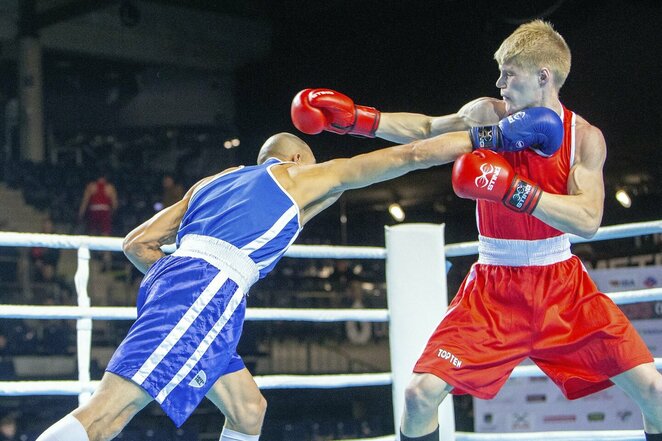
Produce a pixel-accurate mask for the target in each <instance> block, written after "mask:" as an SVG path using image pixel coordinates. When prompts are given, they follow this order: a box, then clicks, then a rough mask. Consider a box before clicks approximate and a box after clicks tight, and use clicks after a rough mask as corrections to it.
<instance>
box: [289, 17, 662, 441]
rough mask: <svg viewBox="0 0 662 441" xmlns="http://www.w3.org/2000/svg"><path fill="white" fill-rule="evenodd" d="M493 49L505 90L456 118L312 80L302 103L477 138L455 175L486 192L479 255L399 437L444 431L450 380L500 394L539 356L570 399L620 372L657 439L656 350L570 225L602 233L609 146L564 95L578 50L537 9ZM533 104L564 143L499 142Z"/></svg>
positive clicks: (402, 136)
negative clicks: (555, 122) (602, 281)
mask: <svg viewBox="0 0 662 441" xmlns="http://www.w3.org/2000/svg"><path fill="white" fill-rule="evenodd" d="M494 58H495V60H496V61H497V63H498V65H499V78H498V79H497V82H496V86H497V87H498V89H499V91H500V94H501V98H502V99H500V100H498V99H494V98H478V99H476V100H473V101H471V102H469V103H467V104H466V105H464V106H463V107H462V108H461V109H460V110H459V111H458V112H456V113H453V114H449V115H445V116H440V117H430V116H426V115H420V114H412V113H381V112H379V111H378V110H377V109H375V108H372V107H367V106H358V105H355V104H354V103H353V101H352V100H351V99H350V98H348V97H347V96H345V95H342V94H339V93H338V92H335V91H332V90H329V89H307V90H305V91H302V92H301V93H300V94H299V95H297V97H296V98H295V100H294V101H293V105H292V119H293V122H294V124H295V126H297V128H299V129H300V130H302V131H304V132H306V133H309V134H314V133H319V132H320V131H322V130H327V131H330V132H334V133H339V134H344V133H350V134H355V135H362V136H367V137H374V136H377V137H380V138H384V139H387V140H390V141H396V142H409V141H411V140H413V139H424V138H429V137H432V136H436V135H439V134H442V133H447V132H454V131H461V130H467V129H469V130H470V133H471V137H472V141H473V145H474V146H478V147H479V148H478V149H475V150H474V151H473V152H471V153H466V154H463V155H461V156H459V158H458V159H457V160H456V161H455V164H454V167H453V173H452V184H453V189H454V190H455V192H456V194H457V195H458V196H460V197H463V198H470V199H475V200H476V201H477V210H476V213H477V224H478V232H479V257H478V261H477V262H476V263H475V264H474V265H473V266H472V268H471V270H470V271H469V274H468V275H467V276H466V278H465V280H464V282H463V284H462V286H461V287H460V289H459V292H458V294H457V296H456V297H455V298H454V300H453V301H452V303H451V304H450V305H449V308H448V311H447V313H446V314H445V316H444V317H443V319H442V321H441V323H440V324H439V326H438V328H437V329H436V331H435V332H434V333H433V335H432V336H431V337H430V339H429V342H428V344H427V347H426V348H425V350H424V352H423V354H422V355H421V357H420V359H419V360H418V362H417V363H416V366H415V367H414V375H413V378H412V380H411V382H410V384H409V386H408V387H407V390H406V392H405V395H406V396H405V410H404V413H403V416H402V424H401V434H400V435H401V436H400V439H401V440H403V441H407V440H418V441H431V440H435V441H437V440H439V434H438V431H439V427H438V421H437V408H438V406H439V404H440V403H441V402H442V401H443V399H444V398H445V397H446V395H447V394H448V393H449V392H450V393H453V394H463V393H469V394H472V395H474V396H476V397H480V398H492V397H494V396H495V394H496V393H497V392H498V391H499V389H500V388H501V387H502V386H503V384H504V383H505V381H506V379H507V378H508V376H509V374H510V372H511V371H512V370H513V368H514V367H515V366H517V365H518V364H519V363H520V362H521V361H522V360H524V359H526V358H527V357H528V358H530V359H531V360H533V361H534V362H535V363H536V364H537V365H538V366H539V367H540V368H541V369H542V370H543V371H544V372H545V373H546V374H547V375H548V376H549V377H550V378H551V379H552V380H553V381H554V382H555V383H556V384H557V385H558V387H559V388H560V389H561V390H562V391H563V393H564V394H565V395H566V397H568V398H569V399H574V398H579V397H583V396H585V395H588V394H591V393H594V392H597V391H599V390H602V389H604V388H607V387H609V386H611V385H612V384H616V385H617V386H619V387H620V388H622V389H623V390H624V391H625V392H626V393H627V394H628V395H629V396H630V397H631V398H632V399H633V400H634V401H635V402H636V403H637V404H638V405H639V407H640V408H641V411H642V413H643V418H644V430H645V432H646V439H647V440H649V441H652V440H658V441H660V440H662V434H661V433H662V376H661V375H660V373H659V372H658V371H657V370H656V368H655V366H654V364H653V357H652V355H651V353H650V351H649V350H648V349H647V347H646V346H645V344H644V342H643V341H642V339H641V338H640V336H639V335H638V334H637V332H636V331H635V329H634V328H633V326H632V325H631V324H630V323H629V321H628V320H627V318H626V317H625V316H624V315H623V314H622V313H621V311H620V310H619V309H618V307H617V306H616V305H615V304H614V303H613V302H612V301H611V300H610V299H609V298H608V297H607V296H605V295H604V294H602V293H601V292H599V291H598V290H597V288H596V286H595V284H594V283H593V282H592V281H591V279H590V278H589V276H588V275H587V273H586V270H585V269H584V267H583V266H582V264H581V262H580V261H579V259H578V258H577V257H576V256H573V255H572V254H571V252H570V243H569V239H568V236H567V233H572V234H577V235H580V236H583V237H591V236H593V235H594V234H595V232H596V231H597V229H598V227H599V226H600V223H601V220H602V213H603V204H604V181H603V174H602V169H603V165H604V161H605V158H606V143H605V140H604V137H603V135H602V132H601V131H600V130H599V129H598V128H597V127H595V126H593V125H591V124H590V123H588V122H587V121H586V120H585V119H584V118H582V117H580V116H578V115H576V114H575V113H574V112H572V111H570V110H568V109H567V108H566V107H565V106H563V104H561V101H560V100H559V90H560V89H561V87H562V86H563V83H564V82H565V80H566V78H567V76H568V73H569V72H570V49H569V48H568V46H567V44H566V42H565V40H564V39H563V37H562V36H561V35H560V34H559V33H557V32H556V31H555V30H554V29H553V27H552V26H551V25H550V24H549V23H546V22H543V21H541V20H535V21H532V22H530V23H526V24H524V25H522V26H520V27H519V28H517V29H516V30H515V31H514V32H513V33H512V34H511V35H510V36H509V37H508V38H506V39H505V40H504V41H503V43H502V44H501V46H500V47H499V49H498V50H497V51H496V53H495V54H494ZM532 107H546V108H548V109H551V110H552V111H554V112H555V113H556V114H557V115H558V116H559V117H560V118H561V119H562V121H563V135H562V143H561V147H560V149H558V150H554V149H549V148H548V146H547V147H544V146H543V147H541V146H540V145H531V144H536V143H537V142H538V141H537V140H536V139H534V138H535V137H532V138H527V139H519V140H513V142H511V143H509V146H510V147H509V148H505V149H504V148H503V146H500V143H502V142H503V139H504V133H502V132H501V131H500V130H499V128H498V127H499V126H496V125H495V124H497V122H498V121H500V120H503V119H504V118H505V120H506V121H511V122H512V121H515V120H517V119H519V118H521V117H522V113H521V112H522V111H523V110H524V111H525V112H524V113H525V114H526V109H529V108H532ZM541 135H542V136H547V135H549V134H545V133H544V131H543V133H542V134H541V133H538V134H537V135H536V136H541ZM522 143H524V144H527V143H528V144H527V145H526V146H529V147H531V148H522V147H526V146H525V145H523V144H522ZM495 151H496V152H495Z"/></svg>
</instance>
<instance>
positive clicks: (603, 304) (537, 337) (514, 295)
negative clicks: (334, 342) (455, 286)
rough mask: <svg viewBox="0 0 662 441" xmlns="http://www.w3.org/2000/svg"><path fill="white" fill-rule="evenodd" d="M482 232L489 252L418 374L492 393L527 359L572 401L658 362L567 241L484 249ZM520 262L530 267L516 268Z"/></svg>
mask: <svg viewBox="0 0 662 441" xmlns="http://www.w3.org/2000/svg"><path fill="white" fill-rule="evenodd" d="M562 237H563V238H564V237H565V236H562ZM485 239H486V238H481V246H482V248H484V249H485V248H487V252H482V251H481V252H480V258H479V261H478V263H476V264H474V266H473V267H472V268H471V271H470V272H469V274H468V275H467V277H466V278H465V280H464V282H463V283H462V286H460V289H459V291H458V293H457V296H456V297H455V298H454V299H453V301H452V302H451V304H450V305H449V307H448V311H447V313H446V315H445V316H444V318H443V319H442V321H441V323H440V324H439V326H438V327H437V329H436V330H435V332H434V333H433V334H432V337H430V340H429V341H428V343H427V346H426V348H425V350H424V352H423V355H422V356H421V357H420V359H419V360H418V362H417V363H416V366H415V368H414V372H417V373H431V374H434V375H436V376H438V377H439V378H441V379H442V380H444V381H445V382H446V383H448V384H450V385H452V386H453V390H452V392H451V393H453V394H466V393H468V394H471V395H473V396H475V397H478V398H482V399H490V398H494V396H495V395H496V394H497V392H498V391H499V389H501V387H502V386H503V384H504V383H505V382H506V380H507V379H508V376H509V375H510V373H511V372H512V370H513V369H514V368H515V367H516V366H517V365H518V364H520V363H521V362H522V361H523V360H524V359H526V358H527V357H528V358H530V359H531V360H532V361H533V362H534V363H535V364H536V365H538V367H540V369H542V371H543V372H545V374H547V375H548V376H549V377H550V378H551V379H552V381H554V383H556V385H557V386H558V387H559V388H560V389H561V391H562V392H563V394H564V395H565V396H566V397H567V398H568V399H576V398H581V397H583V396H585V395H589V394H592V393H594V392H597V391H599V390H602V389H605V388H607V387H610V386H611V385H612V384H613V383H612V382H611V381H610V380H609V379H610V378H611V377H613V376H615V375H618V374H621V373H623V372H625V371H627V370H629V369H631V368H633V367H635V366H638V365H640V364H643V363H649V362H652V361H653V356H652V355H651V353H650V351H649V350H648V348H647V346H646V344H645V343H644V341H643V340H642V339H641V337H640V336H639V334H638V333H637V331H636V330H635V329H634V327H633V326H632V324H631V323H630V322H629V320H628V319H627V318H626V317H625V315H624V314H623V313H622V312H621V310H620V309H619V308H618V307H617V306H616V305H615V304H614V302H612V300H611V299H609V298H608V297H607V296H606V295H604V294H602V293H601V292H599V291H598V289H597V287H596V286H595V284H594V283H593V281H592V280H591V279H590V277H589V276H588V274H587V273H586V270H585V269H584V266H583V265H582V263H581V261H580V260H579V259H578V258H577V257H576V256H572V255H571V254H570V251H569V243H567V245H565V244H563V243H562V240H561V238H551V239H545V240H543V241H505V240H499V239H489V238H488V241H491V242H496V243H491V244H489V245H488V246H487V247H485V246H484V245H485V244H484V243H483V242H484V241H485ZM565 241H566V242H567V239H565ZM504 242H508V244H505V247H504ZM516 242H536V243H538V242H541V243H543V244H544V245H545V246H543V247H541V248H540V250H544V249H545V248H548V247H549V245H551V248H552V249H551V250H548V251H543V252H541V253H540V252H538V255H536V251H535V250H534V252H533V257H532V255H531V250H530V249H529V250H524V251H522V250H521V249H520V248H518V249H517V250H515V251H514V250H513V246H514V245H515V246H517V245H518V244H514V245H513V243H516ZM491 245H495V246H491ZM519 245H522V244H519ZM480 248H481V247H479V249H480ZM509 248H510V249H509ZM533 248H536V247H535V246H534V247H533ZM566 248H567V249H566ZM483 251H485V250H483ZM538 251H539V250H538ZM523 256H524V257H523ZM523 259H524V260H523ZM523 261H525V262H528V264H526V263H525V264H522V265H519V264H521V263H522V262H523ZM502 262H506V263H509V264H508V265H504V264H502ZM549 262H552V263H549Z"/></svg>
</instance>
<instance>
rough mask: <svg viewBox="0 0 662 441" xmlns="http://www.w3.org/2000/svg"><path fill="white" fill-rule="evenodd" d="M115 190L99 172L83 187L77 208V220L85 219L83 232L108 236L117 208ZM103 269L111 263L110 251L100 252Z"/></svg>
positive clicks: (111, 229) (107, 267)
mask: <svg viewBox="0 0 662 441" xmlns="http://www.w3.org/2000/svg"><path fill="white" fill-rule="evenodd" d="M117 206H118V203H117V190H116V189H115V186H114V185H113V184H112V183H110V182H109V181H108V178H107V175H106V174H105V173H101V174H100V175H99V177H98V178H97V179H96V181H94V182H90V183H89V184H87V186H86V187H85V191H84V192H83V199H82V200H81V201H80V207H79V208H78V221H79V222H82V221H85V234H88V235H90V236H110V235H111V233H112V231H113V223H112V220H113V212H114V211H115V210H116V209H117ZM102 257H103V269H104V270H106V269H109V268H110V266H111V263H112V256H111V254H110V251H106V252H104V253H102Z"/></svg>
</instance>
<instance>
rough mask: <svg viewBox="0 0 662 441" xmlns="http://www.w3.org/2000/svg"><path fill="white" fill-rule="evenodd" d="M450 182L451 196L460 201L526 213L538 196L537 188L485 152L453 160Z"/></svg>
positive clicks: (479, 151)
mask: <svg viewBox="0 0 662 441" xmlns="http://www.w3.org/2000/svg"><path fill="white" fill-rule="evenodd" d="M452 182H453V190H454V191H455V194H457V195H458V196H459V197H461V198H464V199H484V200H488V201H493V202H502V203H503V204H504V205H505V206H506V207H508V208H510V209H511V210H515V211H519V212H525V213H529V214H530V213H532V212H533V210H534V209H535V208H536V205H538V201H539V200H540V197H541V196H542V190H540V187H538V186H537V185H536V184H534V183H533V182H531V181H529V180H528V179H526V178H524V177H522V176H519V175H516V174H515V172H514V170H513V167H512V166H511V165H510V164H509V163H508V161H506V160H505V159H504V158H503V157H502V156H501V155H499V154H498V153H495V152H493V151H491V150H487V149H481V150H474V151H473V152H471V153H466V154H464V155H462V156H460V157H459V158H457V159H456V160H455V164H453V173H452Z"/></svg>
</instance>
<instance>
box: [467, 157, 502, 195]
mask: <svg viewBox="0 0 662 441" xmlns="http://www.w3.org/2000/svg"><path fill="white" fill-rule="evenodd" d="M480 171H481V172H482V173H483V174H482V175H480V176H478V177H477V178H476V180H475V181H474V184H476V187H478V188H485V187H487V189H488V190H490V191H491V190H492V189H493V188H494V182H495V181H496V178H497V177H498V176H499V172H500V171H501V167H495V166H493V165H492V164H488V163H484V164H482V165H481V166H480ZM490 175H492V177H489V176H490Z"/></svg>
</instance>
